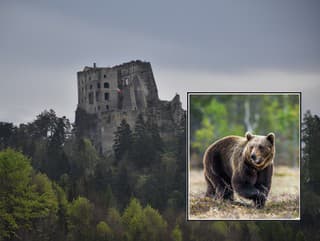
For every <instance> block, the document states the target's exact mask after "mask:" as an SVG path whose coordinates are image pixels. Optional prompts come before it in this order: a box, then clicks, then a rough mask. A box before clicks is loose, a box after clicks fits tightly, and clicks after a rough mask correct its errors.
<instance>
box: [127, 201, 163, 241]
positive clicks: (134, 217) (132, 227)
mask: <svg viewBox="0 0 320 241" xmlns="http://www.w3.org/2000/svg"><path fill="white" fill-rule="evenodd" d="M122 222H123V225H124V227H125V230H126V231H125V237H126V239H127V240H141V241H147V240H150V241H157V240H164V233H165V231H166V227H167V223H166V221H165V220H164V219H163V218H162V216H161V215H160V214H159V212H158V211H156V210H154V209H153V208H151V207H150V206H147V207H145V208H144V209H143V208H142V206H141V204H140V202H139V201H138V200H137V199H135V198H133V199H131V201H130V204H129V206H128V207H127V208H126V209H125V211H124V213H123V215H122Z"/></svg>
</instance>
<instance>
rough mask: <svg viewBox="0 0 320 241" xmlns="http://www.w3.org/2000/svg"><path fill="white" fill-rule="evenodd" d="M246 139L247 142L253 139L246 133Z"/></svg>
mask: <svg viewBox="0 0 320 241" xmlns="http://www.w3.org/2000/svg"><path fill="white" fill-rule="evenodd" d="M246 138H247V140H248V141H250V140H251V139H252V138H253V135H252V134H251V133H250V132H247V133H246Z"/></svg>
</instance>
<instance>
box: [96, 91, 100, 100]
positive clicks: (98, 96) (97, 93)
mask: <svg viewBox="0 0 320 241" xmlns="http://www.w3.org/2000/svg"><path fill="white" fill-rule="evenodd" d="M98 101H100V93H99V92H98V91H97V92H96V102H98Z"/></svg>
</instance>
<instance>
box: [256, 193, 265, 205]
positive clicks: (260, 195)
mask: <svg viewBox="0 0 320 241" xmlns="http://www.w3.org/2000/svg"><path fill="white" fill-rule="evenodd" d="M266 199H267V196H266V194H265V193H263V192H259V193H258V195H257V197H256V199H255V200H254V203H255V206H256V208H263V207H264V205H265V203H266Z"/></svg>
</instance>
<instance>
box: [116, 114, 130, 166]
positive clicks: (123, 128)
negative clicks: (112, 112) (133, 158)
mask: <svg viewBox="0 0 320 241" xmlns="http://www.w3.org/2000/svg"><path fill="white" fill-rule="evenodd" d="M131 145H132V133H131V129H130V126H129V124H128V123H127V121H126V120H125V119H123V120H122V121H121V123H120V126H119V127H118V128H117V131H116V132H115V137H114V144H113V150H114V153H115V157H116V159H117V160H121V158H122V157H123V156H124V155H125V154H126V153H128V152H129V151H130V149H131Z"/></svg>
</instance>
